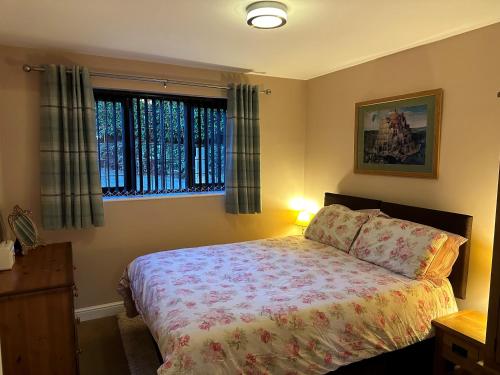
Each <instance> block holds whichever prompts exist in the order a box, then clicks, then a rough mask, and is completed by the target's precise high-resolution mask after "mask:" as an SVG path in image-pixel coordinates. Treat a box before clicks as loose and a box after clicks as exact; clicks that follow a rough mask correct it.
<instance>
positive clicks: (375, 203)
mask: <svg viewBox="0 0 500 375" xmlns="http://www.w3.org/2000/svg"><path fill="white" fill-rule="evenodd" d="M330 204H341V205H344V206H346V207H349V208H350V209H352V210H360V209H363V208H379V209H380V210H382V212H384V213H386V214H387V215H389V216H391V217H396V218H399V219H403V220H409V221H413V222H416V223H420V224H425V225H429V226H431V227H434V228H438V229H442V230H445V231H447V232H451V233H455V234H458V235H460V236H462V237H465V238H467V239H468V241H467V242H466V243H464V244H463V245H462V246H460V253H459V255H458V258H457V261H456V262H455V264H454V266H453V270H452V271H451V274H450V276H449V280H450V283H451V285H452V286H453V292H454V293H455V297H457V298H461V299H465V296H466V291H467V274H468V272H469V253H470V242H471V231H472V216H469V215H463V214H456V213H453V212H445V211H438V210H432V209H429V208H420V207H413V206H405V205H402V204H397V203H388V202H382V201H379V200H375V199H369V198H362V197H353V196H350V195H343V194H334V193H325V206H328V205H330Z"/></svg>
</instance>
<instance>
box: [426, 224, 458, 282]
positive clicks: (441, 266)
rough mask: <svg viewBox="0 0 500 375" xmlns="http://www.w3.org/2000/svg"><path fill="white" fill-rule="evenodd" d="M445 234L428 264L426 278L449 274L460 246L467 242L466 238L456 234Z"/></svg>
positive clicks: (443, 276)
mask: <svg viewBox="0 0 500 375" xmlns="http://www.w3.org/2000/svg"><path fill="white" fill-rule="evenodd" d="M446 234H447V236H448V239H447V240H446V242H445V243H444V245H443V246H442V247H441V249H439V251H438V253H437V254H436V256H435V257H434V259H433V260H432V262H431V264H430V265H429V268H428V269H427V272H426V273H425V278H426V279H444V278H445V277H448V276H450V273H451V269H452V267H453V265H454V264H455V262H456V260H457V258H458V254H459V249H460V246H462V245H463V244H464V243H466V242H467V238H464V237H462V236H459V235H458V234H453V233H448V232H446Z"/></svg>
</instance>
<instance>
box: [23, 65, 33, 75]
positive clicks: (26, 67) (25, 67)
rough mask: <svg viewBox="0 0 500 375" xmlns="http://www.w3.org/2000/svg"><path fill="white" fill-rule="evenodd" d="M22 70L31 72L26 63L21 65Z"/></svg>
mask: <svg viewBox="0 0 500 375" xmlns="http://www.w3.org/2000/svg"><path fill="white" fill-rule="evenodd" d="M23 70H24V71H25V72H26V73H29V72H31V66H30V65H28V64H24V65H23Z"/></svg>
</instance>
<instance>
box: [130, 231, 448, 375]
mask: <svg viewBox="0 0 500 375" xmlns="http://www.w3.org/2000/svg"><path fill="white" fill-rule="evenodd" d="M121 285H122V286H124V287H125V288H126V289H127V292H128V294H129V296H131V298H132V299H133V302H134V305H135V308H136V309H137V311H138V313H139V314H140V315H141V316H142V317H143V319H144V321H145V322H146V324H147V325H148V327H149V329H150V331H151V333H152V335H153V337H154V338H155V340H156V342H157V344H158V346H159V348H160V352H161V354H162V356H163V359H164V363H163V364H162V365H161V366H160V368H159V369H158V374H160V375H169V374H174V373H175V374H177V373H185V374H324V373H327V372H329V371H332V370H335V369H337V368H339V367H341V366H344V365H347V364H349V363H352V362H355V361H359V360H362V359H365V358H370V357H373V356H376V355H379V354H381V353H384V352H388V351H393V350H397V349H400V348H403V347H406V346H408V345H411V344H413V343H416V342H418V341H421V340H424V339H426V338H429V337H431V336H432V335H433V332H432V328H431V321H432V319H434V318H436V317H440V316H443V315H446V314H449V313H452V312H455V311H457V306H456V302H455V299H454V296H453V291H452V288H451V285H450V283H449V281H448V280H447V279H441V280H434V281H431V280H413V279H409V278H406V277H404V276H401V275H398V274H395V273H393V272H391V271H388V270H386V269H384V268H381V267H379V266H376V265H373V264H371V263H367V262H365V261H362V260H360V259H357V258H356V257H354V256H351V255H349V254H347V253H345V252H343V251H341V250H338V249H335V248H333V247H331V246H327V245H324V244H321V243H319V242H315V241H310V240H307V239H305V238H304V237H303V236H289V237H283V238H274V239H264V240H258V241H250V242H242V243H233V244H226V245H216V246H206V247H198V248H191V249H181V250H171V251H164V252H158V253H153V254H149V255H145V256H141V257H139V258H137V259H135V260H134V261H133V262H132V263H131V264H130V265H129V266H128V268H127V270H126V272H125V273H124V277H123V279H122V281H121Z"/></svg>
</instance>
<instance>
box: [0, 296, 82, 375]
mask: <svg viewBox="0 0 500 375" xmlns="http://www.w3.org/2000/svg"><path fill="white" fill-rule="evenodd" d="M73 314H74V313H73V291H72V288H60V289H54V290H47V291H43V292H37V293H28V294H21V295H17V296H11V297H9V298H1V299H0V337H1V341H2V347H1V349H2V363H3V373H4V375H11V374H12V375H24V374H26V375H31V374H37V375H45V374H47V375H48V374H50V375H73V374H75V373H76V371H77V368H76V363H77V362H76V345H75V340H76V337H75V327H74V315H73Z"/></svg>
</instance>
